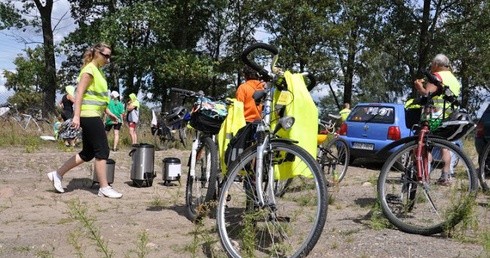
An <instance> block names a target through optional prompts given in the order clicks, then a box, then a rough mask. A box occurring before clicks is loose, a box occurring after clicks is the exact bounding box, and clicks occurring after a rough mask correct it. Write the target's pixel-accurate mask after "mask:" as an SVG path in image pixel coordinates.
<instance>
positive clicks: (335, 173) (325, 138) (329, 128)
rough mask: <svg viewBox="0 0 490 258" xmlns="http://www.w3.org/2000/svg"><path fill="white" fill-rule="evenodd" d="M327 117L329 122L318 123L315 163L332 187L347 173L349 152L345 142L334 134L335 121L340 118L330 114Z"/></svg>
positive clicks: (321, 121)
mask: <svg viewBox="0 0 490 258" xmlns="http://www.w3.org/2000/svg"><path fill="white" fill-rule="evenodd" d="M328 116H329V117H330V120H328V121H324V120H320V122H319V127H320V129H319V132H318V136H317V137H318V139H317V142H318V152H317V153H318V154H317V161H318V163H319V164H320V166H321V168H322V170H323V172H324V174H325V177H326V179H327V183H328V184H330V185H332V186H333V185H337V184H339V183H340V182H341V181H342V179H344V177H345V174H346V173H347V168H348V167H349V162H350V150H349V146H348V144H347V142H346V141H345V140H344V139H342V138H340V137H338V135H337V133H336V121H337V120H338V119H339V118H340V117H337V116H335V115H332V114H329V115H328ZM329 137H330V138H329Z"/></svg>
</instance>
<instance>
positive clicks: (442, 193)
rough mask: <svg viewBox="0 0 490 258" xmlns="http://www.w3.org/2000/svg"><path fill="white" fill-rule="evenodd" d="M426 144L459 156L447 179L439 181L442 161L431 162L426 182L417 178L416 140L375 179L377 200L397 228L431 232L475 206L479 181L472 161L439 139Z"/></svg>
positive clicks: (395, 155)
mask: <svg viewBox="0 0 490 258" xmlns="http://www.w3.org/2000/svg"><path fill="white" fill-rule="evenodd" d="M425 144H426V145H427V146H426V147H427V150H429V151H431V150H432V149H434V148H436V147H438V148H445V149H447V150H448V151H449V152H450V154H451V157H452V158H458V159H459V162H458V164H457V165H456V166H454V167H453V169H452V171H451V172H450V173H452V175H451V176H450V180H449V181H448V182H447V181H446V182H444V184H440V183H438V179H439V177H440V176H441V172H442V169H443V168H444V164H442V163H443V161H442V160H439V161H437V160H433V161H432V162H431V163H430V165H429V171H430V179H429V181H428V182H422V181H421V180H417V172H416V171H417V169H416V166H415V162H414V156H413V153H415V150H416V148H417V142H415V141H414V142H410V143H407V144H405V145H404V146H403V147H401V148H400V149H399V150H398V151H396V152H394V153H393V154H392V155H391V156H390V157H389V158H388V159H387V161H386V163H385V164H384V165H383V167H382V169H381V173H380V175H379V178H378V199H379V201H380V203H381V208H382V210H383V213H384V215H385V216H386V218H387V219H388V220H389V221H390V222H391V223H393V225H395V226H396V227H398V228H399V229H400V230H402V231H404V232H407V233H412V234H420V235H432V234H437V233H440V232H442V231H445V230H448V229H450V228H452V227H454V226H455V225H456V224H458V223H459V222H460V221H461V220H462V219H463V218H464V217H465V216H466V214H465V212H466V211H467V210H468V209H469V208H470V206H471V205H474V203H473V201H474V198H475V197H476V192H477V190H478V181H477V178H476V174H475V170H474V168H473V164H472V163H471V161H470V160H469V159H468V157H467V156H466V155H465V154H464V153H463V152H462V151H461V149H460V148H459V147H457V146H456V145H454V144H452V143H450V142H448V141H446V140H443V139H438V138H428V139H427V141H426V143H425ZM402 157H403V158H402ZM426 157H427V156H426ZM400 160H403V163H402V164H401V166H400V163H399V162H400ZM397 163H398V164H397ZM400 167H403V169H400Z"/></svg>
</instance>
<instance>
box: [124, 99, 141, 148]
mask: <svg viewBox="0 0 490 258" xmlns="http://www.w3.org/2000/svg"><path fill="white" fill-rule="evenodd" d="M139 108H140V102H139V101H138V99H137V98H136V94H134V93H131V94H129V101H128V104H127V107H126V111H127V114H126V120H127V122H128V127H129V136H131V143H132V144H138V135H137V133H136V127H137V126H138V123H139Z"/></svg>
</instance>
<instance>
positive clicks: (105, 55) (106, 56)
mask: <svg viewBox="0 0 490 258" xmlns="http://www.w3.org/2000/svg"><path fill="white" fill-rule="evenodd" d="M99 53H100V54H101V55H102V56H103V57H105V59H110V58H111V55H108V54H104V53H102V52H101V51H99Z"/></svg>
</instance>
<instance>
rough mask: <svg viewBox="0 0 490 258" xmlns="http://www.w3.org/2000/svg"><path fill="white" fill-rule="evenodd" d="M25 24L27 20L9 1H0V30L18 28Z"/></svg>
mask: <svg viewBox="0 0 490 258" xmlns="http://www.w3.org/2000/svg"><path fill="white" fill-rule="evenodd" d="M26 25H27V21H26V20H25V19H23V18H22V16H21V14H20V13H19V12H18V10H17V9H16V8H15V7H14V6H13V5H12V4H11V3H8V2H3V1H2V2H0V30H4V29H9V28H11V27H14V28H18V29H20V28H22V27H24V26H26Z"/></svg>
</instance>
